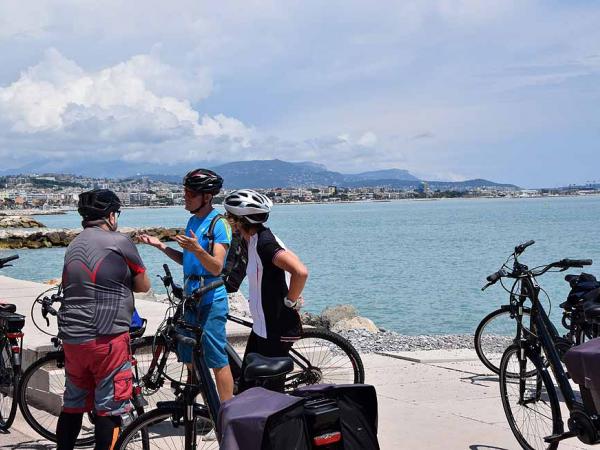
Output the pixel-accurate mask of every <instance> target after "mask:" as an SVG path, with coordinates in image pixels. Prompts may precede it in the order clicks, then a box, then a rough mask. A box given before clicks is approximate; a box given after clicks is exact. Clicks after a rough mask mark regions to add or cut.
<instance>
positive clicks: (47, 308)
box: [42, 294, 63, 326]
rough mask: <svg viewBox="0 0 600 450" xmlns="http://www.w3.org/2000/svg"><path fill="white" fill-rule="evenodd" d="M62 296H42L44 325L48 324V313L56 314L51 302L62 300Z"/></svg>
mask: <svg viewBox="0 0 600 450" xmlns="http://www.w3.org/2000/svg"><path fill="white" fill-rule="evenodd" d="M62 300H63V298H62V297H61V296H60V295H58V294H52V295H51V296H50V297H44V298H43V299H42V317H43V318H44V319H46V325H47V326H50V320H48V314H50V315H52V316H55V317H56V316H57V315H58V311H56V309H54V308H53V307H52V304H53V303H56V302H62Z"/></svg>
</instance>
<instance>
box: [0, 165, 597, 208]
mask: <svg viewBox="0 0 600 450" xmlns="http://www.w3.org/2000/svg"><path fill="white" fill-rule="evenodd" d="M432 184H433V182H425V181H423V182H420V183H418V184H417V185H415V186H414V187H407V188H397V187H396V188H392V187H389V186H359V187H340V186H331V185H330V186H302V187H301V186H298V187H287V188H274V189H273V188H270V189H257V190H258V191H260V192H263V193H264V194H266V195H267V196H269V197H270V198H271V199H273V202H275V203H305V202H328V203H329V202H348V201H386V200H400V199H411V198H455V197H467V198H469V197H491V198H497V197H507V198H516V197H519V198H521V197H539V196H555V195H590V194H598V193H600V186H599V185H589V186H569V187H567V188H561V189H526V190H524V189H507V188H498V187H485V186H484V187H482V186H477V187H472V188H465V189H462V190H457V189H456V187H454V188H453V187H452V185H445V184H444V183H442V182H437V184H436V185H435V186H432ZM94 188H103V189H111V190H113V191H115V192H116V193H117V195H118V196H119V198H120V199H121V201H122V202H123V204H124V205H125V206H173V205H181V204H183V189H182V186H181V184H180V183H179V182H169V181H162V180H158V179H154V178H152V177H135V178H126V179H110V178H89V177H81V176H75V175H68V174H42V175H14V176H4V177H0V209H26V208H44V209H52V208H74V207H76V206H77V198H78V194H79V193H80V192H82V191H84V190H87V189H94ZM228 192H229V191H228V190H225V191H224V192H222V193H221V195H219V196H218V197H216V202H217V203H219V202H220V201H222V199H223V197H224V195H226V194H227V193H228Z"/></svg>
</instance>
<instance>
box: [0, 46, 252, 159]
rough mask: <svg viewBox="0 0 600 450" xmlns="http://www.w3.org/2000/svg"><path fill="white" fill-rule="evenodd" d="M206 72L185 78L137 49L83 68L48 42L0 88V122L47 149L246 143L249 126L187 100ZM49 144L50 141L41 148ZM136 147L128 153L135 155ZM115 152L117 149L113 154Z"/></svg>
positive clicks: (203, 86)
mask: <svg viewBox="0 0 600 450" xmlns="http://www.w3.org/2000/svg"><path fill="white" fill-rule="evenodd" d="M210 90H211V81H210V79H207V78H199V79H194V80H191V79H189V78H186V76H184V75H182V74H181V73H179V71H177V70H176V69H175V68H173V67H170V66H168V65H166V64H164V63H162V62H161V61H160V60H158V59H157V58H156V57H153V56H148V55H138V56H134V57H132V58H130V59H129V60H127V61H125V62H122V63H119V64H116V65H114V66H111V67H107V68H104V69H101V70H99V71H85V70H84V69H83V68H81V67H80V66H79V65H78V64H77V63H76V62H74V61H71V60H69V59H67V58H65V57H64V56H63V55H62V54H61V53H60V52H58V51H57V50H55V49H50V50H48V51H47V52H46V54H45V56H44V58H43V60H42V61H41V62H40V63H39V64H36V65H35V66H32V67H30V68H29V69H27V70H25V71H23V72H22V73H21V75H20V77H19V79H18V80H16V81H15V82H13V83H11V84H10V85H8V86H5V87H0V123H1V124H3V125H4V127H5V131H7V132H8V133H9V134H10V136H11V137H12V138H13V139H14V140H15V141H16V142H18V141H23V138H24V137H26V136H35V135H37V136H38V138H39V141H38V147H39V148H38V149H36V150H40V151H41V150H42V149H43V148H44V147H45V148H46V149H47V151H48V153H49V154H51V153H52V152H53V151H55V149H60V151H68V149H70V148H71V149H73V151H76V152H77V151H86V150H90V149H94V150H95V151H97V152H98V153H99V154H113V153H115V150H114V148H115V147H121V148H122V152H124V151H126V149H127V146H128V145H131V144H138V145H139V144H153V145H155V144H157V143H164V144H165V146H164V149H163V151H162V152H161V153H162V154H163V155H169V158H170V159H175V160H176V159H177V158H178V154H177V153H176V152H175V153H171V152H170V148H169V146H168V145H167V143H170V144H171V145H173V146H174V147H175V148H179V147H181V146H184V145H185V146H187V145H189V146H193V145H196V146H200V147H202V146H209V145H212V144H214V143H215V141H218V143H219V145H218V146H217V145H215V147H218V148H221V149H223V151H227V150H228V145H229V148H234V149H235V148H237V147H244V146H247V145H248V143H249V140H250V138H251V137H252V135H253V130H252V129H251V128H248V127H246V126H245V125H244V124H243V123H242V122H241V121H239V120H237V119H235V118H231V117H227V116H225V115H223V114H217V115H215V116H209V115H206V114H205V115H201V114H200V113H199V112H198V111H196V110H195V109H193V108H192V106H191V103H190V100H191V99H195V100H197V99H200V98H204V97H206V96H207V95H208V94H209V93H210ZM48 147H50V148H48ZM136 154H137V153H136V152H133V155H129V156H128V158H130V159H131V158H135V155H136ZM121 156H123V155H121Z"/></svg>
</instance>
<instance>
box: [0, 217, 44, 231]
mask: <svg viewBox="0 0 600 450" xmlns="http://www.w3.org/2000/svg"><path fill="white" fill-rule="evenodd" d="M42 227H44V224H43V223H41V222H38V221H37V220H35V219H34V218H33V217H29V216H8V217H0V228H42Z"/></svg>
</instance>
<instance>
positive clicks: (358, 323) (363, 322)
mask: <svg viewBox="0 0 600 450" xmlns="http://www.w3.org/2000/svg"><path fill="white" fill-rule="evenodd" d="M350 330H366V331H368V332H369V333H379V328H377V325H375V324H374V323H373V321H372V320H371V319H367V318H366V317H352V318H351V319H342V320H339V321H338V322H336V323H335V325H333V327H331V331H333V332H335V333H340V332H345V331H350Z"/></svg>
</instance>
